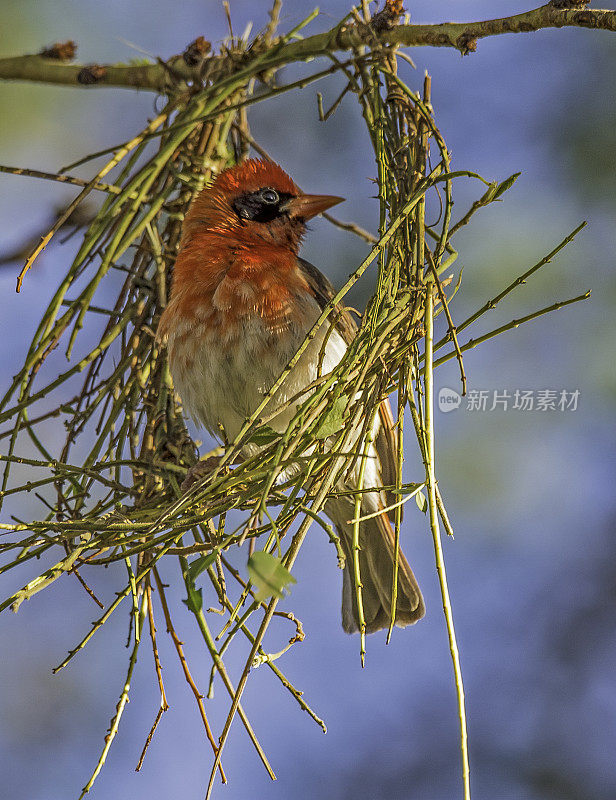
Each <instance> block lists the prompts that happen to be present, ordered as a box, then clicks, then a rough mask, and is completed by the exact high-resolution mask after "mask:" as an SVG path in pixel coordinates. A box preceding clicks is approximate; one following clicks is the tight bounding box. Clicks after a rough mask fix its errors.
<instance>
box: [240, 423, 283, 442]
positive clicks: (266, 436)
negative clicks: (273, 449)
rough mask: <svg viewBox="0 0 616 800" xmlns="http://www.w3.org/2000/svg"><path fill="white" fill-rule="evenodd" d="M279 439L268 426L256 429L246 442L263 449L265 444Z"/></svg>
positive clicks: (278, 435) (277, 434)
mask: <svg viewBox="0 0 616 800" xmlns="http://www.w3.org/2000/svg"><path fill="white" fill-rule="evenodd" d="M279 438H280V434H279V433H277V432H276V431H275V430H274V429H273V428H270V426H269V425H261V427H260V428H257V429H256V430H254V431H253V432H252V433H251V434H250V439H248V441H249V442H250V443H251V444H257V445H259V447H264V446H265V445H266V444H271V443H272V442H275V441H276V439H279Z"/></svg>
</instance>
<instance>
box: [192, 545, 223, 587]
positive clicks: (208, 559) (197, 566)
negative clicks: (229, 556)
mask: <svg viewBox="0 0 616 800" xmlns="http://www.w3.org/2000/svg"><path fill="white" fill-rule="evenodd" d="M217 555H218V550H213V551H212V552H211V553H207V554H206V555H204V556H200V557H199V558H195V560H194V561H191V562H190V564H189V565H188V569H187V570H186V575H187V577H188V579H189V580H190V582H191V583H194V582H195V579H196V578H198V577H199V575H201V573H202V572H203V571H204V570H206V569H207V568H208V567H209V566H210V564H213V563H214V561H216V556H217Z"/></svg>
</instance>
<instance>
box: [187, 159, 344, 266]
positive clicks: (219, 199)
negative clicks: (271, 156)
mask: <svg viewBox="0 0 616 800" xmlns="http://www.w3.org/2000/svg"><path fill="white" fill-rule="evenodd" d="M342 199H343V198H341V197H333V196H330V195H309V194H304V192H302V191H301V189H299V188H298V187H297V186H296V185H295V183H294V182H293V181H292V180H291V178H290V177H289V176H288V175H287V173H286V172H285V171H284V170H283V169H282V168H281V167H279V166H278V164H275V163H274V162H273V161H261V160H259V159H250V160H248V161H243V162H242V163H241V164H237V165H236V166H234V167H230V168H229V169H226V170H224V171H223V172H221V173H220V175H218V177H217V178H216V179H215V180H214V181H213V182H212V183H211V184H210V185H209V186H207V187H206V188H205V189H204V190H203V191H202V192H201V194H200V195H199V196H198V197H197V198H196V200H195V201H194V203H193V205H192V206H191V209H190V211H189V212H188V214H187V216H186V220H185V222H184V229H183V238H184V241H186V240H187V239H189V238H191V236H192V235H193V234H197V235H198V234H199V233H204V232H205V231H208V232H210V233H211V234H213V235H216V234H219V235H223V236H225V237H226V238H227V242H229V241H230V240H232V239H234V238H236V237H237V238H238V239H239V240H240V242H242V243H243V244H253V245H254V246H259V245H262V244H263V243H266V244H268V245H270V246H272V245H273V246H282V247H285V248H290V249H291V250H293V252H297V250H298V248H299V244H300V241H301V238H302V236H303V234H304V232H305V229H306V221H307V220H309V219H311V218H312V217H314V216H316V215H317V214H320V213H322V212H323V211H326V210H327V209H328V208H331V206H333V205H336V203H340V202H342Z"/></svg>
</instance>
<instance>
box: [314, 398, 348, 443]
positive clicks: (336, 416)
mask: <svg viewBox="0 0 616 800" xmlns="http://www.w3.org/2000/svg"><path fill="white" fill-rule="evenodd" d="M348 405H349V402H348V400H347V398H346V397H339V398H338V399H337V400H335V401H334V403H333V404H332V407H331V408H330V409H329V410H328V411H327V414H326V415H325V416H324V417H323V420H322V421H321V424H320V425H319V427H318V428H317V431H316V433H315V434H314V436H315V438H316V439H327V437H328V436H333V435H334V433H338V431H339V430H340V428H342V427H343V426H344V417H345V415H346V411H347V407H348Z"/></svg>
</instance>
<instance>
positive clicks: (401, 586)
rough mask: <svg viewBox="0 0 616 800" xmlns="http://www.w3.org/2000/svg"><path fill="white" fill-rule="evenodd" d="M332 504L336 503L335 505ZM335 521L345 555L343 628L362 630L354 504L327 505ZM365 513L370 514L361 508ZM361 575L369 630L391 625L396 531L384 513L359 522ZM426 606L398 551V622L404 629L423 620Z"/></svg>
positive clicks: (404, 560)
mask: <svg viewBox="0 0 616 800" xmlns="http://www.w3.org/2000/svg"><path fill="white" fill-rule="evenodd" d="M332 506H335V508H334V507H332ZM326 511H327V514H328V516H330V517H331V518H332V519H333V520H334V522H335V524H336V529H337V531H338V534H339V536H340V542H341V544H342V548H343V550H344V554H345V557H346V564H345V568H344V575H343V583H342V627H343V628H344V630H345V631H346V632H347V633H356V632H357V631H359V614H358V610H357V591H356V589H355V582H354V580H353V525H352V524H350V523H349V522H348V520H349V519H351V518H352V516H353V506H352V504H351V503H348V502H344V503H342V502H341V501H340V500H338V501H332V502H331V505H330V504H328V507H327V508H326ZM362 513H369V512H368V511H367V510H366V511H364V510H363V509H362ZM359 547H360V550H359V574H360V581H361V585H362V606H363V612H364V621H365V623H366V633H374V632H375V631H378V630H381V628H388V627H389V622H390V619H391V602H392V587H393V570H394V559H395V536H394V531H393V528H392V526H391V523H390V521H389V518H388V517H387V515H386V514H385V513H382V514H379V515H378V516H376V517H372V518H371V519H367V520H364V521H363V522H361V523H360V529H359ZM424 613H425V607H424V602H423V597H422V595H421V590H420V589H419V586H418V585H417V581H416V580H415V576H414V575H413V571H412V569H411V567H410V566H409V563H408V561H407V560H406V558H405V557H404V554H403V553H402V551H401V550H399V551H398V580H397V597H396V623H395V624H396V625H398V626H399V627H401V628H404V627H406V626H407V625H412V624H413V623H414V622H417V620H419V619H421V618H422V617H423V615H424Z"/></svg>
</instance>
